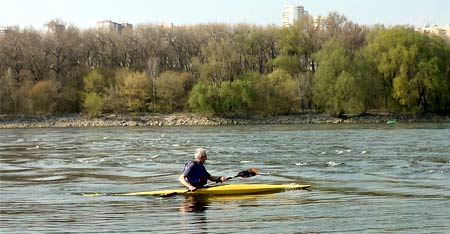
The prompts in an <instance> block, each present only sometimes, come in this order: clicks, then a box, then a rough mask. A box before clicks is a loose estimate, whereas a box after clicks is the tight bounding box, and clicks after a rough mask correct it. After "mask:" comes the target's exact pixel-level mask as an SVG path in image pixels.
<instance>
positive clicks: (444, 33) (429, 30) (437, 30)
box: [416, 24, 450, 38]
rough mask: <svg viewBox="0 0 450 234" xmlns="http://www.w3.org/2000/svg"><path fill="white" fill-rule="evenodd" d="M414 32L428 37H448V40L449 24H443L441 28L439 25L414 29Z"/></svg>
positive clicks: (449, 35) (449, 33)
mask: <svg viewBox="0 0 450 234" xmlns="http://www.w3.org/2000/svg"><path fill="white" fill-rule="evenodd" d="M416 31H418V32H421V33H424V34H429V35H437V36H441V37H449V38H450V24H445V25H442V26H439V25H425V27H423V28H416Z"/></svg>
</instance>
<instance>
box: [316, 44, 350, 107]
mask: <svg viewBox="0 0 450 234" xmlns="http://www.w3.org/2000/svg"><path fill="white" fill-rule="evenodd" d="M315 58H316V59H317V61H318V63H319V67H318V69H317V72H316V73H315V74H314V103H315V104H316V106H317V108H318V109H319V110H327V111H329V112H331V113H334V114H336V115H339V114H342V113H343V112H344V107H343V105H342V104H343V101H344V100H341V99H339V96H337V95H336V94H337V88H338V87H337V86H336V84H337V82H338V80H340V79H341V80H343V81H341V85H340V87H346V85H344V83H346V82H348V81H349V80H351V79H352V78H351V77H350V75H349V74H348V73H345V72H346V71H350V69H351V68H350V66H351V58H350V56H349V55H348V54H347V50H346V49H345V47H344V44H343V42H342V41H340V40H338V39H336V38H333V39H330V40H329V41H327V42H326V43H325V44H324V45H323V48H322V49H321V50H320V51H319V52H318V53H317V54H315Z"/></svg>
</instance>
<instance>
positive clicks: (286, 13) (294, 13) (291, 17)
mask: <svg viewBox="0 0 450 234" xmlns="http://www.w3.org/2000/svg"><path fill="white" fill-rule="evenodd" d="M306 14H308V12H307V11H305V8H304V7H303V6H300V5H286V6H284V7H283V13H282V20H281V25H282V26H283V27H289V26H291V25H293V24H294V22H295V21H297V20H299V19H300V18H301V17H302V16H303V15H306Z"/></svg>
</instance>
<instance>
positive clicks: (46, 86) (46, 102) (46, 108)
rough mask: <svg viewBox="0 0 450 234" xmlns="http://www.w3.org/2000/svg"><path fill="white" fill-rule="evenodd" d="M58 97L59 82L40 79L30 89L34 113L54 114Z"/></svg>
mask: <svg viewBox="0 0 450 234" xmlns="http://www.w3.org/2000/svg"><path fill="white" fill-rule="evenodd" d="M58 98H59V93H58V82H56V81H54V80H43V81H39V82H37V83H36V84H35V85H34V86H33V87H32V88H31V90H30V101H31V110H32V112H33V113H34V114H43V115H51V114H54V113H55V112H54V111H55V107H56V104H57V102H58Z"/></svg>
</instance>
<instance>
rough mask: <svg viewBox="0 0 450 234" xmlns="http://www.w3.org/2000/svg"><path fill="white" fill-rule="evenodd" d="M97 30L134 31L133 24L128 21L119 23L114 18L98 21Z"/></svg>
mask: <svg viewBox="0 0 450 234" xmlns="http://www.w3.org/2000/svg"><path fill="white" fill-rule="evenodd" d="M97 30H99V31H102V32H111V31H117V32H119V33H122V32H123V31H126V30H130V31H132V30H133V25H132V24H130V23H127V22H124V23H117V22H114V21H112V20H102V21H98V22H97Z"/></svg>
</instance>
